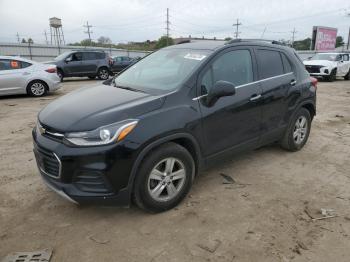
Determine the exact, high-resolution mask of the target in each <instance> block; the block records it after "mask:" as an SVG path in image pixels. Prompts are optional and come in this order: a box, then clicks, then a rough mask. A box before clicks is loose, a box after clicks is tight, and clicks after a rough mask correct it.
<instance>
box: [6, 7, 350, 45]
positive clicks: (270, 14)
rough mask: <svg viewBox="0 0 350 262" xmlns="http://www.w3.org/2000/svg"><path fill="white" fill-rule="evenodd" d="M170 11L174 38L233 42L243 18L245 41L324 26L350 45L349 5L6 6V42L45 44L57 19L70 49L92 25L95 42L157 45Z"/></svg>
mask: <svg viewBox="0 0 350 262" xmlns="http://www.w3.org/2000/svg"><path fill="white" fill-rule="evenodd" d="M166 8H169V12H170V22H171V24H170V29H171V30H170V34H171V36H172V37H179V36H188V35H192V36H196V37H202V36H205V37H217V38H224V37H227V36H231V37H232V36H233V33H234V30H235V28H234V27H233V26H232V24H233V23H235V22H236V19H237V18H239V20H240V22H241V23H242V26H240V28H239V31H240V32H241V34H240V37H242V38H261V37H262V36H263V37H264V38H267V39H277V40H278V39H285V40H290V39H291V37H292V33H291V31H292V30H293V28H295V29H296V31H297V33H296V35H295V36H296V39H303V38H305V37H310V35H311V31H312V26H314V25H322V26H329V27H337V28H338V35H342V36H343V37H345V38H346V39H347V33H348V31H349V26H350V15H349V13H350V1H349V0H304V1H303V0H293V1H290V0H288V1H287V0H214V1H213V0H212V1H209V0H193V1H191V0H171V1H168V0H166V1H162V0H125V1H121V0H0V41H1V42H16V33H17V32H18V33H19V35H20V37H21V38H23V37H25V38H28V37H31V38H33V39H34V42H36V43H39V42H42V43H43V42H45V36H44V31H45V30H46V31H47V32H49V21H48V19H49V17H53V16H56V17H59V18H61V19H62V23H63V31H64V35H65V39H66V42H68V43H72V42H76V41H80V40H82V39H84V38H87V34H85V33H84V28H83V24H84V23H86V21H89V23H90V24H91V25H92V26H93V27H92V31H93V33H92V38H93V39H97V38H98V37H100V36H107V37H109V38H110V39H111V40H112V41H113V42H114V43H116V42H127V41H144V40H148V39H149V40H154V39H158V38H159V37H160V36H162V35H163V34H165V26H166V25H165V21H166ZM264 31H265V33H264V35H263V32H264Z"/></svg>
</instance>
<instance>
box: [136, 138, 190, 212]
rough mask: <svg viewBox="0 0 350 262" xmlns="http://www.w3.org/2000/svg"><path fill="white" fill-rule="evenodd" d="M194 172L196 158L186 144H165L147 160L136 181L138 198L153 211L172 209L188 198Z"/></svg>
mask: <svg viewBox="0 0 350 262" xmlns="http://www.w3.org/2000/svg"><path fill="white" fill-rule="evenodd" d="M194 173H195V165H194V161H193V158H192V156H191V154H190V153H189V152H188V151H187V150H186V149H185V148H184V147H182V146H180V145H178V144H176V143H167V144H164V145H162V146H160V147H158V148H157V149H155V150H153V151H152V152H150V153H149V154H148V156H146V158H145V159H144V160H143V162H142V164H141V166H140V168H139V171H138V174H137V177H136V180H135V184H134V201H135V203H136V204H137V205H138V206H139V207H140V208H141V209H144V210H146V211H149V212H163V211H166V210H169V209H171V208H173V207H175V206H177V205H178V204H179V203H180V202H181V201H182V200H183V199H184V198H185V196H186V195H187V193H188V191H189V190H190V188H191V186H192V182H193V178H194Z"/></svg>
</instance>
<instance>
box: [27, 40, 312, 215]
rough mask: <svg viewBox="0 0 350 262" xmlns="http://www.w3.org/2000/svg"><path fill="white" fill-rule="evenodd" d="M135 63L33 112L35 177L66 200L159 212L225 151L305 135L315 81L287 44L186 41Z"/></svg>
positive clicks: (292, 143) (290, 146)
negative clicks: (107, 82)
mask: <svg viewBox="0 0 350 262" xmlns="http://www.w3.org/2000/svg"><path fill="white" fill-rule="evenodd" d="M136 65H137V66H131V67H129V68H127V69H126V70H124V71H123V72H122V73H121V74H120V75H118V76H117V77H116V78H115V79H114V80H113V81H112V84H111V85H101V86H95V87H89V88H82V89H80V90H76V91H74V92H72V93H70V94H67V95H65V96H64V97H62V98H60V99H57V100H55V101H53V102H52V103H51V104H49V105H48V106H47V107H45V108H44V109H43V110H42V111H41V112H40V113H39V116H38V123H37V126H36V128H34V130H33V139H34V152H35V155H36V160H37V164H38V167H39V170H40V174H41V176H42V178H43V180H44V181H45V182H46V184H47V185H48V186H49V187H50V188H52V189H53V190H54V191H56V192H57V193H59V194H60V195H62V196H64V197H65V198H67V199H69V200H71V201H73V202H78V203H84V202H88V203H92V202H100V203H103V204H120V205H128V204H129V201H130V199H134V201H135V203H136V204H137V205H138V206H139V207H141V208H143V209H146V210H150V211H153V212H159V211H164V210H167V209H170V208H172V207H174V206H176V205H177V204H178V203H179V202H180V201H181V200H182V199H183V198H184V197H185V196H186V194H187V193H188V192H189V190H190V188H191V185H192V182H193V180H194V178H195V176H196V175H197V174H198V173H199V170H201V168H203V167H205V166H207V165H208V164H210V163H216V162H217V160H218V159H219V158H222V157H223V156H224V155H229V154H232V153H237V152H240V151H242V150H249V149H254V148H258V147H261V146H263V145H266V144H270V143H273V142H278V143H280V145H281V146H282V147H283V148H284V149H286V150H289V151H298V150H300V149H301V148H302V147H303V146H304V145H305V143H306V141H307V139H308V136H309V133H310V129H311V122H312V119H313V117H314V116H315V114H316V84H317V80H314V79H311V78H310V75H309V74H308V72H307V71H306V70H305V67H304V65H303V63H302V62H301V60H300V58H299V57H298V56H297V54H296V53H295V51H294V50H293V49H291V48H288V47H285V46H282V45H280V44H278V43H275V42H273V43H266V42H264V41H248V40H233V41H230V42H228V43H226V44H221V43H205V42H202V43H188V44H180V45H174V46H170V47H167V48H164V49H161V50H159V51H156V52H154V53H152V54H150V55H148V56H147V57H145V58H143V59H142V60H140V61H139V62H137V64H136ZM290 157H293V155H291V156H290ZM276 175H278V174H276ZM291 186H293V185H291Z"/></svg>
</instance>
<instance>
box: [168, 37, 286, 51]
mask: <svg viewBox="0 0 350 262" xmlns="http://www.w3.org/2000/svg"><path fill="white" fill-rule="evenodd" d="M237 45H258V46H264V47H274V48H276V47H278V48H282V49H290V47H288V46H285V45H282V44H281V43H279V42H277V41H273V40H264V39H234V40H231V41H226V42H225V41H196V42H189V43H183V44H177V45H172V46H169V47H166V48H167V49H175V48H176V49H180V48H181V49H182V48H183V49H201V50H217V49H219V48H222V47H224V46H237Z"/></svg>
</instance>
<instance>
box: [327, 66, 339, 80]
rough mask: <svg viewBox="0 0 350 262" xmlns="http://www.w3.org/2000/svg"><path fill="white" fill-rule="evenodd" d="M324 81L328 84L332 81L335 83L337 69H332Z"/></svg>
mask: <svg viewBox="0 0 350 262" xmlns="http://www.w3.org/2000/svg"><path fill="white" fill-rule="evenodd" d="M326 79H327V81H328V82H333V81H335V80H336V79H337V69H336V68H334V69H333V70H332V71H331V73H330V75H329V76H327V77H326Z"/></svg>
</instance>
